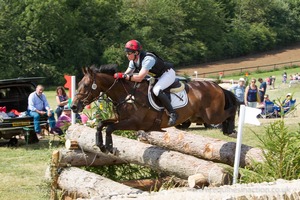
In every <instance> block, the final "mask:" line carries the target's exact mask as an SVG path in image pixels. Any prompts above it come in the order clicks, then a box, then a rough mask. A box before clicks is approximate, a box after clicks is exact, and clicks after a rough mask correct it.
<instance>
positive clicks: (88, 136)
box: [66, 124, 231, 185]
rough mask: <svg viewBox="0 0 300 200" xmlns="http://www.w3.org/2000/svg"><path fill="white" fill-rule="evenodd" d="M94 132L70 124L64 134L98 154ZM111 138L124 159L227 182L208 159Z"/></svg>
mask: <svg viewBox="0 0 300 200" xmlns="http://www.w3.org/2000/svg"><path fill="white" fill-rule="evenodd" d="M95 132H96V130H95V129H92V128H89V127H86V126H82V125H78V124H74V125H71V126H70V127H69V129H68V131H67V134H66V137H67V138H68V139H71V140H75V141H77V142H78V145H79V146H80V148H81V149H83V150H84V151H89V152H93V153H97V154H98V153H100V152H101V151H100V149H99V148H98V147H97V146H96V145H95ZM113 141H114V147H116V148H117V149H118V155H117V158H119V159H122V160H126V161H127V162H130V163H135V164H140V165H144V166H148V167H150V168H152V169H156V170H159V171H163V172H166V173H169V174H172V175H175V176H177V177H179V178H183V179H187V178H188V177H189V176H190V175H193V174H197V173H201V174H203V175H204V176H205V178H206V179H207V180H208V182H209V184H211V185H223V184H228V183H229V182H231V176H230V175H229V173H227V171H226V170H225V169H224V168H223V167H222V166H221V165H219V164H216V163H213V162H211V161H205V160H202V159H199V158H195V157H193V156H189V155H186V154H182V153H179V152H175V151H169V150H168V149H163V148H161V147H157V146H153V145H150V144H144V143H141V142H138V141H136V140H131V139H128V138H124V137H120V136H116V135H113ZM108 156H111V157H113V158H116V156H114V155H112V154H108Z"/></svg>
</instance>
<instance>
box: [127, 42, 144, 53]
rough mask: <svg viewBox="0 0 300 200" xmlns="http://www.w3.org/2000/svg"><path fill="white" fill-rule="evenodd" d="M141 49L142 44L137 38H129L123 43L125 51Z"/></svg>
mask: <svg viewBox="0 0 300 200" xmlns="http://www.w3.org/2000/svg"><path fill="white" fill-rule="evenodd" d="M140 50H142V45H141V44H140V43H139V41H137V40H130V41H128V42H127V43H126V44H125V51H126V52H133V51H140Z"/></svg>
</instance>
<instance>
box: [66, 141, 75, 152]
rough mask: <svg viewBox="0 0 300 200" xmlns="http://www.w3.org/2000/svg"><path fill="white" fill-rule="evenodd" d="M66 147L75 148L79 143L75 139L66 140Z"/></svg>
mask: <svg viewBox="0 0 300 200" xmlns="http://www.w3.org/2000/svg"><path fill="white" fill-rule="evenodd" d="M65 147H66V149H68V150H75V149H78V143H77V141H74V140H66V143H65Z"/></svg>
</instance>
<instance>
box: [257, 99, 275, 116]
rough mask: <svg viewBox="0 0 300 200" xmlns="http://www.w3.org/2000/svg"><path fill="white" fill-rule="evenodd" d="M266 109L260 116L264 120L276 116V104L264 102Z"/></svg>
mask: <svg viewBox="0 0 300 200" xmlns="http://www.w3.org/2000/svg"><path fill="white" fill-rule="evenodd" d="M264 104H265V107H264V108H263V109H262V112H261V114H260V116H261V117H262V118H264V119H265V118H272V117H274V116H275V110H274V103H273V102H272V101H267V102H264Z"/></svg>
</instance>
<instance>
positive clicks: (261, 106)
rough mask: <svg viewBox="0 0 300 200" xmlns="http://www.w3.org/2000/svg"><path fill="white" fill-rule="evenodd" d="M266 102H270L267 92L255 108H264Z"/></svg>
mask: <svg viewBox="0 0 300 200" xmlns="http://www.w3.org/2000/svg"><path fill="white" fill-rule="evenodd" d="M266 102H271V100H270V98H269V95H268V94H265V95H264V100H263V101H261V102H260V103H259V104H258V105H257V108H260V109H264V108H265V104H266Z"/></svg>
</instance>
